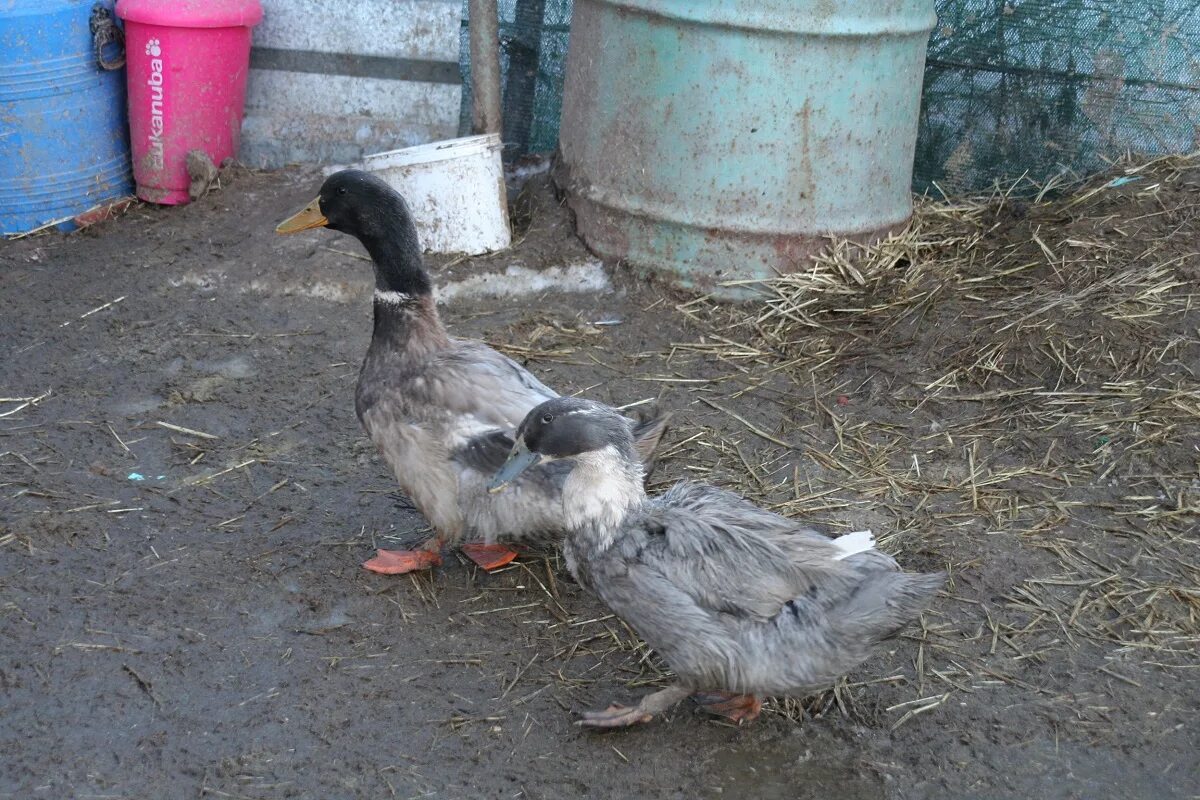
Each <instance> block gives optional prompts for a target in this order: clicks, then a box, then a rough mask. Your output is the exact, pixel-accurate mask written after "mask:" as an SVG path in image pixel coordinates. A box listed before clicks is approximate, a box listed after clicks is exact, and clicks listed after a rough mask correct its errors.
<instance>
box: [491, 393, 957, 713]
mask: <svg viewBox="0 0 1200 800" xmlns="http://www.w3.org/2000/svg"><path fill="white" fill-rule="evenodd" d="M548 464H562V465H565V466H567V468H568V469H569V470H570V471H569V474H568V476H567V477H566V479H565V481H564V483H563V488H562V499H563V509H564V515H565V517H566V525H567V535H566V539H565V541H564V543H563V556H564V558H565V560H566V563H567V568H568V569H569V570H570V571H571V574H572V575H573V576H574V577H575V579H576V580H577V581H578V582H579V583H580V584H581V585H582V586H584V587H586V588H588V589H589V590H591V591H592V592H594V593H595V594H597V595H599V597H600V599H601V600H603V601H604V603H605V604H606V605H608V607H609V608H610V609H612V611H613V612H614V613H616V614H617V616H619V617H621V618H622V619H624V620H625V621H626V622H627V623H629V624H630V625H631V626H632V627H633V628H634V629H635V630H636V631H637V632H638V634H640V635H641V636H642V638H643V639H645V641H646V643H647V644H649V645H650V646H651V647H652V648H654V649H655V650H656V651H657V652H658V653H659V655H661V656H662V658H663V659H664V660H665V661H666V663H667V664H668V665H669V666H670V668H671V670H672V671H673V672H674V673H675V674H676V675H677V676H678V678H679V681H678V683H677V684H675V685H673V686H670V687H668V688H665V689H662V690H660V691H658V692H655V693H653V694H650V695H648V696H646V697H643V698H642V699H641V701H640V702H639V703H638V704H637V705H636V706H633V707H632V708H627V707H624V706H620V705H612V706H610V707H609V708H607V709H605V710H604V711H593V712H588V713H586V714H584V716H583V719H582V721H581V723H580V724H582V725H585V726H589V727H597V728H615V727H624V726H629V725H635V724H639V723H643V722H647V721H649V720H650V719H652V718H653V717H654V716H655V715H656V714H659V713H661V712H663V711H665V710H666V709H668V708H670V707H671V706H673V705H674V704H675V703H677V702H679V701H680V700H682V699H683V698H684V697H687V696H688V695H689V694H691V695H694V696H695V697H696V699H697V701H698V702H700V703H701V705H703V706H705V707H706V708H707V710H709V711H712V712H714V713H718V714H721V715H723V716H726V717H728V718H730V719H732V720H735V721H737V722H742V721H746V720H750V719H753V718H754V717H756V716H757V715H758V713H759V710H760V708H761V702H760V700H759V699H758V697H759V695H804V694H807V693H811V692H813V691H815V690H818V689H822V688H825V687H827V686H829V685H831V684H832V683H833V681H834V680H835V679H836V678H838V677H839V676H841V675H843V674H845V673H846V672H848V671H849V670H851V669H854V668H855V667H857V666H858V665H859V664H861V663H862V662H863V661H864V660H866V659H867V658H868V656H869V655H870V653H871V650H872V648H873V647H874V645H876V644H877V643H879V642H880V641H882V640H884V639H886V638H888V637H891V636H894V635H895V634H897V633H898V632H899V631H900V630H901V629H902V628H904V627H905V626H906V625H908V624H909V623H910V622H911V621H913V620H914V619H915V618H916V617H917V616H918V614H919V613H920V611H921V609H922V608H923V607H924V606H925V604H926V603H928V602H929V600H930V598H931V597H932V596H933V594H934V593H935V592H936V591H937V590H938V588H939V587H940V586H941V585H942V584H943V582H944V580H945V575H943V574H941V573H936V574H913V573H905V572H901V571H900V570H899V567H898V566H897V564H896V562H895V560H893V559H892V558H891V557H890V556H888V555H886V554H884V553H882V552H880V551H878V550H876V549H875V547H874V537H872V536H871V534H870V532H868V531H863V532H859V533H853V534H847V535H845V536H841V537H839V538H837V539H830V538H829V537H826V536H823V535H821V534H820V533H817V532H816V531H814V530H810V529H808V528H805V527H803V526H801V525H799V524H797V523H796V522H795V521H793V520H791V519H788V518H787V517H783V516H780V515H779V514H774V513H771V512H769V511H764V510H763V509H760V508H758V507H757V506H754V505H753V504H751V503H750V502H748V501H746V500H745V499H743V498H741V497H738V496H737V495H735V494H732V493H730V492H727V491H723V490H721V489H717V488H715V487H712V486H706V485H701V484H696V483H679V484H676V485H675V486H674V487H672V488H671V489H670V490H668V491H667V492H666V493H665V494H663V495H661V496H659V497H655V498H648V497H647V496H646V492H645V489H644V487H643V483H642V466H641V464H640V463H639V460H638V458H637V456H636V450H635V449H634V445H633V438H632V437H631V436H630V434H629V428H628V426H627V425H626V424H625V423H624V422H623V418H622V417H621V415H620V414H618V413H616V412H615V411H614V410H613V409H611V408H608V407H607V406H603V405H600V404H598V403H592V402H589V401H587V400H581V399H577V398H567V397H562V398H557V399H554V400H549V401H547V402H545V403H543V404H542V405H540V406H538V407H537V408H535V409H533V410H532V411H530V412H529V415H528V416H527V417H526V418H525V420H524V422H522V423H521V426H520V427H519V428H518V430H517V438H516V442H515V443H514V446H513V449H512V451H511V454H510V456H509V458H508V460H507V461H506V462H505V465H504V466H503V467H502V468H501V469H500V470H499V471H498V472H497V474H496V476H495V478H494V479H493V481H492V484H491V487H490V488H491V489H492V490H493V491H496V492H501V491H502V490H504V489H505V488H506V487H507V486H508V485H509V484H510V483H512V482H513V481H519V480H520V479H521V477H522V476H523V475H524V474H525V472H526V470H529V469H544V468H545V467H546V466H547V465H548Z"/></svg>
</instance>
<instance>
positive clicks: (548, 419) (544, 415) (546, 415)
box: [542, 414, 554, 422]
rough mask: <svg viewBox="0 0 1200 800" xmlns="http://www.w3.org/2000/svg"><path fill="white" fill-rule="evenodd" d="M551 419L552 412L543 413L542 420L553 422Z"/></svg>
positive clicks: (552, 416)
mask: <svg viewBox="0 0 1200 800" xmlns="http://www.w3.org/2000/svg"><path fill="white" fill-rule="evenodd" d="M553 421H554V415H553V414H543V415H542V422H553Z"/></svg>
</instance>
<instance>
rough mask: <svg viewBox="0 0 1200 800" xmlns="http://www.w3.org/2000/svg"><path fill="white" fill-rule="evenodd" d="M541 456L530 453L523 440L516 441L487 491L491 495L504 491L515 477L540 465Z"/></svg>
mask: <svg viewBox="0 0 1200 800" xmlns="http://www.w3.org/2000/svg"><path fill="white" fill-rule="evenodd" d="M542 459H543V456H542V454H541V453H532V452H530V451H529V448H528V447H526V446H525V440H524V439H517V442H516V444H514V445H513V449H512V452H511V453H509V454H508V458H507V459H506V460H505V462H504V466H502V467H500V469H499V470H498V471H497V472H496V474H495V475H493V476H492V482H491V483H489V484H488V491H489V492H492V493H493V494H494V493H496V492H501V491H504V489H505V487H507V486H508V485H509V484H510V483H512V482H513V481H515V480H516V479H517V477H518V476H519V475H520V474H521V473H522V472H524V471H525V470H527V469H529V468H530V467H536V466H537V465H538V464H540V463H542Z"/></svg>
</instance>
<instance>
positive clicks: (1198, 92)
mask: <svg viewBox="0 0 1200 800" xmlns="http://www.w3.org/2000/svg"><path fill="white" fill-rule="evenodd" d="M936 5H937V12H938V27H937V28H936V29H935V30H934V33H933V35H932V36H931V37H930V41H929V55H928V60H927V66H926V71H925V86H924V97H923V100H922V106H921V120H920V133H919V136H918V140H917V153H916V165H915V169H914V176H913V185H914V188H916V189H917V190H918V191H925V190H931V191H935V192H936V191H937V189H936V188H935V187H934V183H935V182H936V184H937V187H940V188H941V189H942V190H944V191H946V192H947V193H950V192H965V191H973V190H978V189H985V188H987V187H989V186H990V185H991V184H992V183H993V182H994V181H996V180H1005V179H1012V178H1017V177H1020V176H1022V175H1027V176H1028V177H1030V178H1032V179H1033V180H1034V181H1037V182H1039V183H1040V182H1044V181H1046V180H1048V179H1049V178H1051V177H1053V176H1055V175H1058V174H1061V173H1067V174H1075V175H1084V174H1087V173H1089V172H1093V171H1096V170H1098V169H1102V168H1103V167H1104V165H1105V163H1106V159H1112V158H1116V157H1118V156H1120V155H1122V154H1124V153H1126V152H1133V153H1139V154H1146V155H1153V154H1162V153H1170V152H1188V151H1191V150H1195V149H1197V147H1200V2H1198V0H1124V2H1113V1H1112V0H1025V1H1024V2H1022V0H1007V2H1005V0H937V3H936ZM499 9H500V39H501V70H502V72H503V80H504V87H503V92H504V99H503V103H504V141H505V142H506V144H507V146H508V147H507V150H506V156H507V157H509V158H512V157H514V156H517V155H520V154H522V153H528V152H542V151H548V150H553V149H554V147H555V146H556V145H557V143H558V117H559V111H560V109H561V105H562V79H563V69H564V66H565V59H566V52H567V34H568V30H569V25H570V19H571V0H499ZM468 53H469V48H468V47H467V21H466V4H465V2H464V5H463V29H462V48H461V57H460V63H461V64H462V65H463V78H464V82H465V86H466V88H465V89H464V92H463V115H462V119H463V121H464V122H463V126H462V129H463V132H464V133H465V132H466V131H467V130H468V129H469V127H470V119H471V113H470V108H471V97H470V89H469V86H470V65H469V63H468V62H469V57H468Z"/></svg>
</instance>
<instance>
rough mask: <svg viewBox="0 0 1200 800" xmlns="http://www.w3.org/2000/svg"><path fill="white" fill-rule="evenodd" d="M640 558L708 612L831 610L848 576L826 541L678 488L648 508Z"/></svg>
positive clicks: (721, 495)
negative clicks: (798, 602)
mask: <svg viewBox="0 0 1200 800" xmlns="http://www.w3.org/2000/svg"><path fill="white" fill-rule="evenodd" d="M646 523H647V526H648V527H649V528H650V529H657V530H660V531H661V532H662V535H661V536H659V537H657V538H658V543H657V546H648V547H646V548H645V549H644V550H643V552H642V553H641V555H640V559H641V560H642V562H643V563H645V564H646V566H647V567H650V568H652V569H654V570H656V571H658V572H659V573H661V574H662V576H663V577H664V578H665V579H667V580H669V581H670V582H671V583H673V584H675V585H676V586H678V587H679V588H680V590H681V591H683V592H685V593H686V594H688V595H689V596H690V597H691V598H692V600H693V601H694V602H695V603H697V604H698V605H699V606H701V607H702V608H704V609H707V610H709V611H712V612H714V613H722V614H733V615H735V616H748V617H754V618H757V619H759V620H763V621H765V620H767V619H770V618H771V617H774V616H775V615H776V614H778V613H779V611H780V609H781V608H782V607H783V605H784V604H785V603H787V602H788V601H789V600H792V599H793V598H795V597H801V596H808V597H816V596H820V597H821V600H822V604H828V605H834V604H836V603H837V602H838V597H839V596H842V595H844V594H845V593H847V592H849V591H850V590H851V589H852V587H853V585H854V583H855V581H856V579H857V577H858V576H857V570H856V569H855V567H854V565H853V564H850V563H845V562H842V561H837V560H835V559H834V556H835V555H837V554H838V550H837V548H836V547H834V546H833V544H832V543H831V541H830V539H829V538H828V537H825V536H822V535H821V534H819V533H817V532H815V531H813V530H811V529H808V528H805V527H803V526H801V525H798V524H797V523H796V522H794V521H792V520H790V519H788V518H787V517H783V516H780V515H779V514H773V513H771V512H769V511H764V510H763V509H761V508H758V507H757V506H755V505H754V504H752V503H750V502H748V501H746V500H744V499H743V498H741V497H738V496H737V495H735V494H733V493H731V492H726V491H723V490H720V489H716V488H714V487H711V486H704V485H700V484H691V483H680V484H676V485H675V486H674V487H672V488H671V489H670V490H668V491H667V492H666V493H665V494H664V495H662V496H661V498H659V499H658V501H656V502H654V503H653V504H652V505H651V510H650V513H649V514H648V516H647V520H646Z"/></svg>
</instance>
